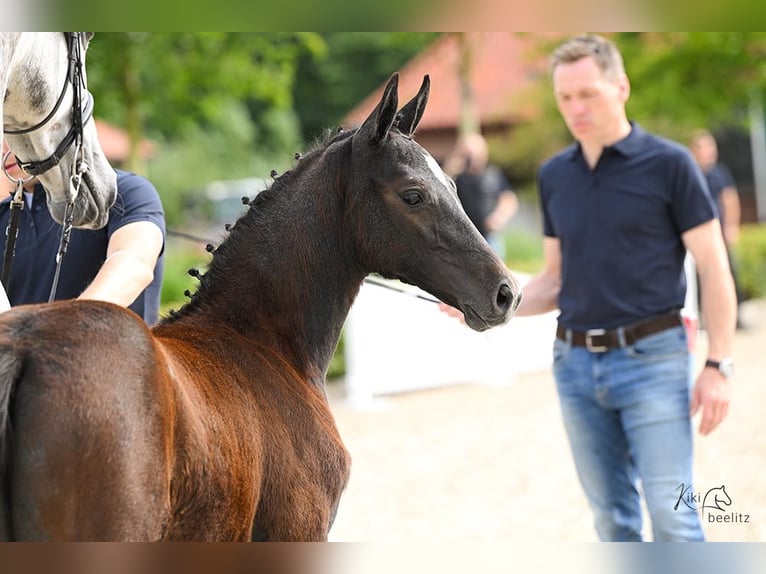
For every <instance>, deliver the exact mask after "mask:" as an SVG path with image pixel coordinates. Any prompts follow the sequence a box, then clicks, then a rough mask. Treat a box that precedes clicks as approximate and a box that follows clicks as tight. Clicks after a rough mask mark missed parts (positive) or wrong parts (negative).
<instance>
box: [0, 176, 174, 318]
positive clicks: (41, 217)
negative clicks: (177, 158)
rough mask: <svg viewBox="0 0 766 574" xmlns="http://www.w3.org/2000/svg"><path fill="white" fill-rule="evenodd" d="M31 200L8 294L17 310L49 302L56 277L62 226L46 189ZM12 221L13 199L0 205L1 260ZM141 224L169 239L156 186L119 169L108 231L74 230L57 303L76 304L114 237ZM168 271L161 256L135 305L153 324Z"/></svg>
mask: <svg viewBox="0 0 766 574" xmlns="http://www.w3.org/2000/svg"><path fill="white" fill-rule="evenodd" d="M25 195H26V194H25ZM29 199H30V198H29V197H25V205H24V209H23V210H22V211H21V217H20V222H19V233H18V236H17V239H16V255H15V256H14V258H13V267H12V271H11V280H10V284H9V286H8V289H7V291H8V299H9V300H10V302H11V305H23V304H27V303H43V302H47V301H48V297H49V296H50V290H51V285H52V284H53V277H54V275H55V272H56V253H57V252H58V248H59V241H60V238H61V231H62V226H61V225H60V224H58V223H56V222H55V221H54V220H53V218H52V217H51V215H50V212H49V211H48V208H47V204H46V199H45V190H44V189H43V188H42V186H41V185H37V186H36V187H35V190H34V194H33V195H32V197H31V204H30V201H29ZM9 217H10V198H9V197H8V198H4V199H3V201H2V202H0V257H2V255H1V254H4V253H5V243H6V237H5V230H6V229H7V227H8V219H9ZM136 221H151V222H152V223H154V224H155V225H156V226H157V227H159V228H160V229H161V230H162V234H163V237H164V235H165V215H164V211H163V209H162V202H161V200H160V197H159V194H158V193H157V190H156V189H155V187H154V186H153V185H152V184H151V182H149V181H148V180H147V179H145V178H143V177H140V176H138V175H135V174H133V173H128V172H124V171H120V170H117V200H116V201H115V204H114V205H113V206H112V208H111V209H110V210H109V222H108V223H107V225H106V227H104V228H103V229H98V230H86V229H73V230H72V235H71V240H70V242H69V247H68V249H67V252H66V255H65V256H64V259H63V262H62V264H61V274H60V276H59V284H58V289H57V291H56V299H74V298H76V297H77V296H79V295H80V293H82V292H83V291H84V290H85V288H86V287H87V286H88V285H89V284H90V283H91V282H92V281H93V279H94V278H95V277H96V274H97V273H98V271H99V269H100V268H101V266H102V265H103V263H104V260H105V259H106V250H107V246H108V244H109V238H110V237H111V236H112V234H113V233H114V232H115V231H117V230H118V229H120V228H121V227H122V226H123V225H127V224H128V223H133V222H136ZM163 251H164V247H163ZM162 272H163V256H162V255H160V258H159V260H158V261H157V265H156V266H155V268H154V279H153V281H152V283H151V284H150V285H149V286H148V287H147V288H146V289H145V290H144V291H143V293H141V295H139V296H138V298H137V299H136V301H134V302H133V304H132V305H130V308H131V309H132V310H133V311H135V312H136V313H138V314H139V315H140V316H141V317H143V318H144V320H145V321H146V322H147V323H148V324H150V325H151V324H153V323H155V322H156V321H157V319H158V316H159V305H160V288H161V286H162Z"/></svg>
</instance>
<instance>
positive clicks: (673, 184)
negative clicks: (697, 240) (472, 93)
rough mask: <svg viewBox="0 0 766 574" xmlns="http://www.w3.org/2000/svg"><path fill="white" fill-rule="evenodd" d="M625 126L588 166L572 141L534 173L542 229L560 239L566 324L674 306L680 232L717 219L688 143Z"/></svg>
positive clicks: (608, 320)
mask: <svg viewBox="0 0 766 574" xmlns="http://www.w3.org/2000/svg"><path fill="white" fill-rule="evenodd" d="M631 125H632V129H631V132H630V134H629V135H628V136H627V137H626V138H624V139H623V140H621V141H619V142H618V143H616V144H615V145H612V146H609V147H607V148H605V149H604V150H603V153H602V155H601V157H600V159H599V161H598V164H597V165H596V167H595V169H590V168H589V167H588V164H587V162H586V161H585V158H584V156H583V154H582V151H581V148H580V145H579V144H574V145H572V146H570V147H568V148H567V149H565V150H564V151H562V152H561V153H559V154H557V155H556V156H554V157H553V158H551V159H549V160H548V161H546V162H545V163H544V164H543V166H542V167H541V168H540V171H539V173H538V184H539V192H540V199H541V206H542V212H543V224H544V233H545V235H546V236H548V237H555V238H558V239H559V241H560V244H561V256H562V261H561V264H562V267H561V274H562V275H561V291H560V293H559V301H558V306H559V309H560V310H561V314H560V315H559V322H560V323H561V324H562V325H563V326H565V327H569V328H572V329H577V330H586V329H596V328H601V329H614V328H616V327H619V326H621V325H626V324H630V323H633V322H636V321H641V320H643V319H646V318H647V317H650V316H652V315H658V314H661V313H665V312H669V311H672V310H673V309H681V308H682V307H683V305H684V298H685V293H686V279H685V276H684V257H685V254H686V250H685V248H684V245H683V242H682V240H681V234H683V233H684V232H686V231H688V230H690V229H692V228H693V227H696V226H697V225H700V224H702V223H705V222H707V221H709V220H711V219H713V218H714V217H716V209H715V205H714V203H713V200H712V198H711V196H710V193H709V191H708V188H707V185H706V183H705V179H704V177H703V175H702V172H701V170H700V169H699V168H698V167H697V165H696V163H695V162H694V159H693V158H692V156H691V154H690V153H689V152H688V150H687V149H686V148H685V147H683V146H681V145H679V144H677V143H675V142H671V141H669V140H666V139H663V138H660V137H657V136H654V135H652V134H649V133H647V132H645V131H644V130H642V129H641V128H640V127H639V126H638V125H637V124H635V123H632V124H631Z"/></svg>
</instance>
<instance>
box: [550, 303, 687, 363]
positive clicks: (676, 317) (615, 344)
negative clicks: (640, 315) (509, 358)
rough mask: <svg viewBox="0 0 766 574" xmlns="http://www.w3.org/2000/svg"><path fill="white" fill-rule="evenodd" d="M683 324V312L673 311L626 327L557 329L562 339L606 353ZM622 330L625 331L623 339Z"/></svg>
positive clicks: (560, 327) (557, 333) (595, 351)
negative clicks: (585, 329)
mask: <svg viewBox="0 0 766 574" xmlns="http://www.w3.org/2000/svg"><path fill="white" fill-rule="evenodd" d="M681 325H683V320H682V319H681V314H680V313H679V312H678V311H673V312H671V313H667V314H665V315H658V316H656V317H652V318H650V319H647V320H645V321H640V322H638V323H633V324H631V325H626V326H625V327H618V328H617V329H614V330H612V331H605V330H604V329H590V330H588V331H575V330H573V329H567V328H566V327H563V326H561V325H559V326H558V328H557V329H556V337H558V338H559V339H561V340H562V341H571V343H572V345H574V346H575V347H585V348H587V349H588V350H589V351H590V352H592V353H604V352H606V351H608V350H609V349H617V348H619V347H621V346H622V345H626V346H629V345H632V344H633V343H635V342H636V341H638V340H639V339H642V338H644V337H648V336H649V335H654V334H655V333H659V332H660V331H664V330H665V329H670V328H671V327H678V326H681ZM620 331H622V332H623V338H622V340H621V338H620Z"/></svg>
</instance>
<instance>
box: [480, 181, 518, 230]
mask: <svg viewBox="0 0 766 574" xmlns="http://www.w3.org/2000/svg"><path fill="white" fill-rule="evenodd" d="M518 208H519V200H518V198H517V197H516V193H514V192H513V191H511V190H510V189H506V190H504V191H503V192H502V193H501V194H500V196H499V197H498V200H497V205H496V206H495V209H493V210H492V213H490V214H489V215H488V216H487V219H486V220H485V222H484V224H485V225H486V226H487V229H489V230H490V231H499V230H501V229H503V228H505V226H506V225H508V222H509V221H510V220H511V218H512V217H513V216H514V215H516V211H517V210H518Z"/></svg>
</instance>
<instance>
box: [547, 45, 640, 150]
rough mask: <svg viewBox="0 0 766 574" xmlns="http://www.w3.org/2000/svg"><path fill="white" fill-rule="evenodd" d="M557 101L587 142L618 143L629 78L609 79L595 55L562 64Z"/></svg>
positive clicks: (578, 135)
mask: <svg viewBox="0 0 766 574" xmlns="http://www.w3.org/2000/svg"><path fill="white" fill-rule="evenodd" d="M553 90H554V95H555V96H556V104H557V105H558V108H559V112H561V116H562V117H563V118H564V122H565V123H566V125H567V127H568V128H569V131H570V132H571V133H572V135H573V136H574V138H575V139H576V140H578V141H580V142H582V143H584V144H588V143H593V144H600V145H607V144H611V143H614V141H613V136H614V132H615V131H616V130H618V129H619V127H621V122H622V120H623V119H624V117H625V102H626V101H627V99H628V95H629V93H630V87H629V84H628V79H627V78H626V77H625V75H621V76H620V77H619V78H616V79H614V80H610V79H608V78H607V77H606V76H604V73H603V72H602V71H601V70H600V69H599V67H598V65H597V64H596V62H595V61H594V60H593V58H591V57H586V58H581V59H579V60H577V61H576V62H572V63H568V64H559V65H557V66H556V68H555V69H554V71H553Z"/></svg>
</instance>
